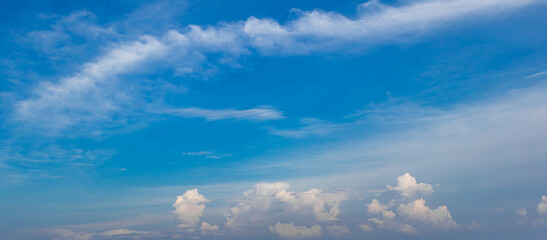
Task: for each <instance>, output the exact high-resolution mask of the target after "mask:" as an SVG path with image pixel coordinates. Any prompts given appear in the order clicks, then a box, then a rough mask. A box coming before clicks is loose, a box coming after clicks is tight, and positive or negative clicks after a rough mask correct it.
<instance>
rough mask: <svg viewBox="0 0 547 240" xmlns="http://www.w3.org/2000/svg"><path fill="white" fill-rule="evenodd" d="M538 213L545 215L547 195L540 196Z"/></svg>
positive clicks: (546, 211) (546, 212)
mask: <svg viewBox="0 0 547 240" xmlns="http://www.w3.org/2000/svg"><path fill="white" fill-rule="evenodd" d="M537 211H538V213H539V215H544V214H545V215H547V196H545V195H543V196H541V202H540V203H539V204H538V206H537Z"/></svg>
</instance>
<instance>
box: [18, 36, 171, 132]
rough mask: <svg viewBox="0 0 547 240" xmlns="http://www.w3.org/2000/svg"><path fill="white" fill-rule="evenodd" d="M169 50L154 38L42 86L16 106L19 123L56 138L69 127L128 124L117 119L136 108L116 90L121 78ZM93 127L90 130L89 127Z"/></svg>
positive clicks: (120, 48) (122, 47) (116, 50)
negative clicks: (120, 122)
mask: <svg viewBox="0 0 547 240" xmlns="http://www.w3.org/2000/svg"><path fill="white" fill-rule="evenodd" d="M166 50H167V48H166V46H165V45H164V44H163V43H161V42H160V41H159V40H158V39H156V38H154V37H149V36H146V37H143V38H142V39H141V40H138V41H134V42H130V43H127V44H122V45H120V46H118V47H116V48H113V49H112V50H110V51H109V52H108V53H107V54H106V55H104V56H102V57H100V58H99V59H98V60H96V61H94V62H90V63H87V64H85V65H83V66H82V69H81V71H79V72H78V73H77V74H75V75H73V76H71V77H67V78H63V79H61V81H59V82H56V83H54V82H42V83H40V84H39V85H38V86H36V88H35V89H34V91H33V94H32V96H31V97H30V98H28V99H25V100H22V101H19V102H17V103H16V104H15V113H14V114H15V120H17V121H21V122H23V123H27V124H30V126H33V127H38V128H40V129H44V130H47V133H49V134H56V133H58V132H59V131H62V130H65V129H66V128H68V127H72V126H76V125H79V127H80V128H82V127H86V126H87V125H92V124H96V123H102V124H104V125H106V126H108V125H111V124H115V122H116V121H125V117H127V116H125V115H127V113H125V114H124V115H121V116H117V117H119V119H118V118H116V115H117V114H118V115H119V114H120V113H121V111H123V110H124V109H125V108H128V107H129V106H131V105H133V104H134V102H133V101H134V99H131V97H130V96H128V94H130V93H129V92H128V91H126V90H125V89H128V88H127V87H124V88H120V87H118V86H116V84H117V83H118V82H117V76H118V75H120V74H125V73H130V72H133V71H136V70H137V69H138V66H140V65H142V64H143V63H144V62H146V61H147V60H150V58H154V57H159V56H161V55H162V54H163V53H165V51H166ZM87 127H89V126H87Z"/></svg>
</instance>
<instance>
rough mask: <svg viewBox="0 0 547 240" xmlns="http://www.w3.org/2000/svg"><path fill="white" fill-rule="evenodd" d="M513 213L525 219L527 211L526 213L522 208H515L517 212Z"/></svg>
mask: <svg viewBox="0 0 547 240" xmlns="http://www.w3.org/2000/svg"><path fill="white" fill-rule="evenodd" d="M515 213H516V214H517V215H519V216H522V217H526V214H527V213H528V211H526V209H524V208H517V210H515Z"/></svg>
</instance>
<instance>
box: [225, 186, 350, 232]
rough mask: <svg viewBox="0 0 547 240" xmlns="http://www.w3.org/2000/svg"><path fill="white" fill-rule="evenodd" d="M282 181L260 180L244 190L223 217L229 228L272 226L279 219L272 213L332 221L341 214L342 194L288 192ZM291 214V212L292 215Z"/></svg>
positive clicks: (344, 195) (320, 191)
mask: <svg viewBox="0 0 547 240" xmlns="http://www.w3.org/2000/svg"><path fill="white" fill-rule="evenodd" d="M289 187H290V186H289V184H287V183H285V182H274V183H259V184H256V185H255V187H254V189H251V190H248V191H246V192H245V193H244V198H243V199H240V200H238V202H237V204H236V205H235V206H233V207H232V208H231V209H230V211H229V214H228V216H227V219H226V224H225V226H226V227H228V228H232V229H235V228H244V227H249V226H251V225H257V224H258V225H265V224H267V225H271V224H273V223H274V222H277V221H278V220H277V219H275V218H273V217H271V216H278V217H279V216H280V215H281V216H283V215H285V214H287V216H291V217H294V218H298V217H305V216H310V217H313V219H308V221H320V222H323V221H334V220H337V216H338V214H339V213H340V210H339V206H340V203H341V202H342V201H343V200H345V199H346V194H345V193H328V192H323V191H322V190H319V189H310V190H309V191H305V192H292V191H289ZM291 214H293V215H291Z"/></svg>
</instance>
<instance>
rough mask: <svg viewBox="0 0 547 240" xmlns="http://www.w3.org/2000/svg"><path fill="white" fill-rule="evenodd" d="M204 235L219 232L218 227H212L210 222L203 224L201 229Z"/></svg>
mask: <svg viewBox="0 0 547 240" xmlns="http://www.w3.org/2000/svg"><path fill="white" fill-rule="evenodd" d="M199 229H200V230H201V232H202V233H203V234H210V233H215V234H216V232H217V231H218V226H217V225H211V224H209V223H208V222H201V227H200V228H199Z"/></svg>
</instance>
